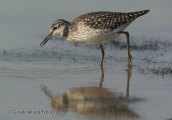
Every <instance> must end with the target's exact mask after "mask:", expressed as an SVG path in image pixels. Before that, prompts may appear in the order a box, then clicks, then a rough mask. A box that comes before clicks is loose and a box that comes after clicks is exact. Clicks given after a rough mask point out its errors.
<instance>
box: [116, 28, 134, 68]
mask: <svg viewBox="0 0 172 120" xmlns="http://www.w3.org/2000/svg"><path fill="white" fill-rule="evenodd" d="M119 33H121V34H125V35H126V36H127V58H128V65H129V66H131V58H132V56H131V54H130V45H129V44H130V43H129V33H128V32H124V31H119Z"/></svg>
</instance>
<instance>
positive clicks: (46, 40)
mask: <svg viewBox="0 0 172 120" xmlns="http://www.w3.org/2000/svg"><path fill="white" fill-rule="evenodd" d="M52 37H53V33H52V32H51V33H50V34H49V35H48V36H47V37H46V38H45V39H44V41H42V42H41V44H40V46H41V47H43V46H44V45H45V43H47V42H48V40H49V39H50V38H52Z"/></svg>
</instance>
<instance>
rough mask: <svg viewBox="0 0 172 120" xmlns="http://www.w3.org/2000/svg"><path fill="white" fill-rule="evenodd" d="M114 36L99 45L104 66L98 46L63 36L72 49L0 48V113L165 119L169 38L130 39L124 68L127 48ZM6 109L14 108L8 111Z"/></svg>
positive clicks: (171, 85) (171, 65) (170, 71)
mask: <svg viewBox="0 0 172 120" xmlns="http://www.w3.org/2000/svg"><path fill="white" fill-rule="evenodd" d="M119 39H121V40H120V41H119V40H118V39H117V40H113V41H112V42H109V43H107V44H105V45H104V46H105V51H106V54H105V61H104V65H103V68H101V67H100V66H99V61H100V49H99V48H98V47H96V46H95V47H94V46H91V47H89V46H85V45H79V44H78V45H77V44H76V45H72V44H71V43H69V42H67V41H66V42H65V41H63V40H59V43H61V44H62V45H65V46H67V45H69V46H70V49H72V50H63V49H62V48H60V47H53V48H48V49H47V48H44V49H34V48H32V49H25V48H21V49H14V50H6V51H5V50H2V51H1V53H0V56H1V59H0V62H1V64H3V65H2V66H1V67H0V76H1V82H2V84H1V87H0V88H1V90H0V91H1V94H2V95H4V97H1V103H3V104H2V105H3V107H2V108H3V110H1V111H3V112H2V113H1V114H2V116H1V117H2V118H3V119H5V118H6V119H22V118H23V119H24V118H31V117H33V118H37V119H47V118H52V119H53V118H54V119H55V118H60V119H68V118H70V119H81V118H84V119H107V118H108V119H159V118H162V119H165V118H170V115H171V100H172V96H171V90H172V81H171V79H172V78H171V77H172V61H171V60H172V58H170V57H171V53H170V52H168V51H170V50H171V46H170V45H171V42H170V41H166V42H163V41H160V40H156V39H153V38H150V39H152V40H149V42H146V44H145V42H139V43H138V41H137V40H134V39H133V40H132V41H133V43H131V54H132V57H133V59H132V64H133V66H132V70H131V71H127V70H126V69H128V66H127V57H126V47H125V45H123V42H124V40H123V38H119ZM131 39H132V38H131ZM142 39H143V38H142ZM145 39H146V38H145ZM152 43H153V44H152ZM166 43H168V44H167V46H166ZM164 46H165V47H164ZM83 48H84V52H83V53H81V52H80V51H81V50H82V49H83ZM164 57H167V58H169V59H167V58H166V59H164ZM4 91H5V92H4ZM4 93H5V94H4ZM9 110H11V111H12V112H13V113H11V114H9V113H8V111H9ZM26 111H27V112H26ZM157 113H161V115H160V114H157ZM31 114H32V115H31ZM33 114H34V115H33Z"/></svg>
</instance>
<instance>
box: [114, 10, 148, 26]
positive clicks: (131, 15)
mask: <svg viewBox="0 0 172 120" xmlns="http://www.w3.org/2000/svg"><path fill="white" fill-rule="evenodd" d="M147 12H149V10H142V11H136V12H128V13H125V14H123V15H121V16H119V17H117V18H116V23H118V25H117V27H118V26H120V25H123V24H125V23H128V22H131V21H133V20H135V19H136V18H138V17H140V16H142V15H144V14H146V13H147Z"/></svg>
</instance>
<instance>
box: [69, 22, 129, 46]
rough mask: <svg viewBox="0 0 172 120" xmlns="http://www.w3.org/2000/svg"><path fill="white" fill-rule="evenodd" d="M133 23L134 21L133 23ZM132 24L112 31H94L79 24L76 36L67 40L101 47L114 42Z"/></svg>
mask: <svg viewBox="0 0 172 120" xmlns="http://www.w3.org/2000/svg"><path fill="white" fill-rule="evenodd" d="M131 22H132V21H131ZM131 22H129V23H126V24H124V25H122V26H120V27H119V28H116V29H114V30H113V31H111V30H110V29H103V30H101V29H94V28H90V27H89V26H86V25H84V23H83V22H80V23H78V31H77V32H76V34H74V36H69V37H68V38H67V39H68V40H69V41H70V42H77V43H82V44H86V45H100V44H103V43H105V42H108V41H110V40H112V39H113V38H115V37H117V36H118V35H120V33H118V32H119V31H123V30H124V29H125V28H126V27H127V26H128V25H129V24H130V23H131Z"/></svg>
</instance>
